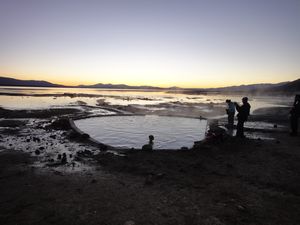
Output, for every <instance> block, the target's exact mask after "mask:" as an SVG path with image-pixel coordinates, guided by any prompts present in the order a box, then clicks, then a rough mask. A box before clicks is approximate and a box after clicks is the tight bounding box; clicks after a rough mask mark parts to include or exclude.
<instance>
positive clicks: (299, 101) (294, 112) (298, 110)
mask: <svg viewBox="0 0 300 225" xmlns="http://www.w3.org/2000/svg"><path fill="white" fill-rule="evenodd" d="M299 117H300V95H296V96H295V101H294V104H293V108H292V109H291V111H290V123H291V136H297V133H298V118H299Z"/></svg>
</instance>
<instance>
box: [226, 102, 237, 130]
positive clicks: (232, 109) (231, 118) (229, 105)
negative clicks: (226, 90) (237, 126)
mask: <svg viewBox="0 0 300 225" xmlns="http://www.w3.org/2000/svg"><path fill="white" fill-rule="evenodd" d="M226 103H227V108H226V113H227V115H228V128H229V129H232V128H233V125H234V114H235V106H234V103H233V102H232V101H231V100H230V99H227V100H226Z"/></svg>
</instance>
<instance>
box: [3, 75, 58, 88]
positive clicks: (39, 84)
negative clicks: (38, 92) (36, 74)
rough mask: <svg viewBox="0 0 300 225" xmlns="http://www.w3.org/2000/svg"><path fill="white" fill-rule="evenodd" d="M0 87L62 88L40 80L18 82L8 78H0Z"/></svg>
mask: <svg viewBox="0 0 300 225" xmlns="http://www.w3.org/2000/svg"><path fill="white" fill-rule="evenodd" d="M0 85H1V86H28V87H64V86H63V85H58V84H52V83H50V82H47V81H42V80H18V79H14V78H9V77H0Z"/></svg>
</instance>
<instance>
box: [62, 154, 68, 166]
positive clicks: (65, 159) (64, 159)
mask: <svg viewBox="0 0 300 225" xmlns="http://www.w3.org/2000/svg"><path fill="white" fill-rule="evenodd" d="M61 163H62V164H66V163H67V154H66V153H63V155H62V158H61Z"/></svg>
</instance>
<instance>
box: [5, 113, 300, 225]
mask: <svg viewBox="0 0 300 225" xmlns="http://www.w3.org/2000/svg"><path fill="white" fill-rule="evenodd" d="M262 117H267V118H268V120H269V121H270V120H271V121H272V122H275V121H277V122H281V123H282V124H284V123H286V121H285V120H284V119H280V118H279V119H280V121H279V119H278V117H274V116H273V117H270V116H266V115H265V114H264V115H262V116H257V117H256V118H255V119H257V121H258V120H260V119H262ZM264 133H267V134H268V135H269V136H270V137H272V139H270V140H262V139H237V138H235V137H229V136H226V137H225V138H224V139H223V140H222V141H220V142H217V143H210V144H203V145H201V146H199V147H197V148H196V149H194V150H182V151H153V152H145V151H138V150H134V151H133V150H128V151H125V152H124V153H123V154H122V156H119V155H116V154H113V153H111V152H100V153H99V154H95V155H84V154H81V155H78V157H77V160H78V161H80V160H86V159H88V160H91V161H90V164H91V166H92V168H93V169H92V170H86V171H80V172H73V173H69V172H63V171H60V170H55V169H52V168H48V167H43V168H38V167H35V166H34V165H35V162H36V161H37V160H38V158H37V157H35V156H33V155H32V154H31V155H30V154H29V153H24V152H22V151H14V150H11V149H10V150H8V149H3V148H2V149H1V151H0V181H1V183H0V224H7V225H10V224H11V225H12V224H38V225H43V224H72V225H77V224H78V225H81V224H82V225H83V224H84V225H85V224H91V225H94V224H95V225H96V224H97V225H134V224H135V225H138V224H142V225H148V224H149V225H150V224H151V225H152V224H153V225H154V224H168V225H175V224H180V225H181V224H182V225H196V224H199V225H202V224H203V225H224V224H228V225H233V224H247V225H248V224H249V225H250V224H251V225H256V224H261V225H298V224H300V138H299V137H290V136H289V135H288V132H286V131H278V132H270V133H268V131H267V130H266V131H264ZM0 135H1V134H0ZM16 135H17V134H16ZM2 141H5V140H2ZM87 148H88V147H87Z"/></svg>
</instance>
